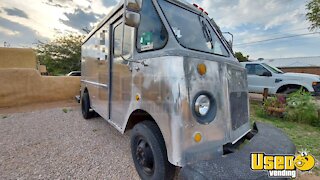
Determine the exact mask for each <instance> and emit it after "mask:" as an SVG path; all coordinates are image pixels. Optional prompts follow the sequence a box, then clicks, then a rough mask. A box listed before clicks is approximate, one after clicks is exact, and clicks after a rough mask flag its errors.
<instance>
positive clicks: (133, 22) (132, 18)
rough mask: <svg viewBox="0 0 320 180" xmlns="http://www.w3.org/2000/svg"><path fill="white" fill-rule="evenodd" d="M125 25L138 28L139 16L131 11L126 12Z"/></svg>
mask: <svg viewBox="0 0 320 180" xmlns="http://www.w3.org/2000/svg"><path fill="white" fill-rule="evenodd" d="M125 24H126V25H127V26H130V27H134V28H136V27H138V26H139V24H140V14H139V13H136V12H133V11H126V14H125Z"/></svg>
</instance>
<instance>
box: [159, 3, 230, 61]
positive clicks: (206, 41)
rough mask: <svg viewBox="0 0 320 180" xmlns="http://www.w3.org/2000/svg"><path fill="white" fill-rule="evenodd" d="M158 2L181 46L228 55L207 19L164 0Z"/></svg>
mask: <svg viewBox="0 0 320 180" xmlns="http://www.w3.org/2000/svg"><path fill="white" fill-rule="evenodd" d="M158 2H159V4H160V7H161V9H162V10H163V12H164V15H165V17H166V19H167V20H168V22H169V24H170V27H171V30H172V31H173V33H174V34H175V36H176V39H177V40H178V42H179V43H180V44H181V45H182V46H183V47H185V48H188V49H192V50H197V51H202V52H207V53H212V54H217V55H221V56H229V53H228V51H227V50H226V48H225V47H224V45H223V44H222V42H221V41H220V39H219V38H218V36H217V34H216V33H215V31H214V30H213V28H212V25H211V24H210V23H209V21H208V20H207V19H205V18H204V17H202V16H199V15H198V14H196V13H194V12H192V11H189V10H187V9H184V8H182V7H179V6H176V5H174V4H173V3H170V2H167V1H165V0H159V1H158Z"/></svg>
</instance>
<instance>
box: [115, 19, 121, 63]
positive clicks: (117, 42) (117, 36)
mask: <svg viewBox="0 0 320 180" xmlns="http://www.w3.org/2000/svg"><path fill="white" fill-rule="evenodd" d="M122 32H123V26H122V23H120V24H119V25H117V26H116V27H115V28H114V32H113V56H114V57H120V55H121V54H122V53H121V52H122V44H121V40H122Z"/></svg>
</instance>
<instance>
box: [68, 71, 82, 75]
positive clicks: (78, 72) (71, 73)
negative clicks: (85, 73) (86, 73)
mask: <svg viewBox="0 0 320 180" xmlns="http://www.w3.org/2000/svg"><path fill="white" fill-rule="evenodd" d="M66 76H81V71H71V72H69V73H68V74H67V75H66Z"/></svg>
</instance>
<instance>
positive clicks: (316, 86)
mask: <svg viewBox="0 0 320 180" xmlns="http://www.w3.org/2000/svg"><path fill="white" fill-rule="evenodd" d="M313 89H314V92H320V83H317V85H315V86H313Z"/></svg>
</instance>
